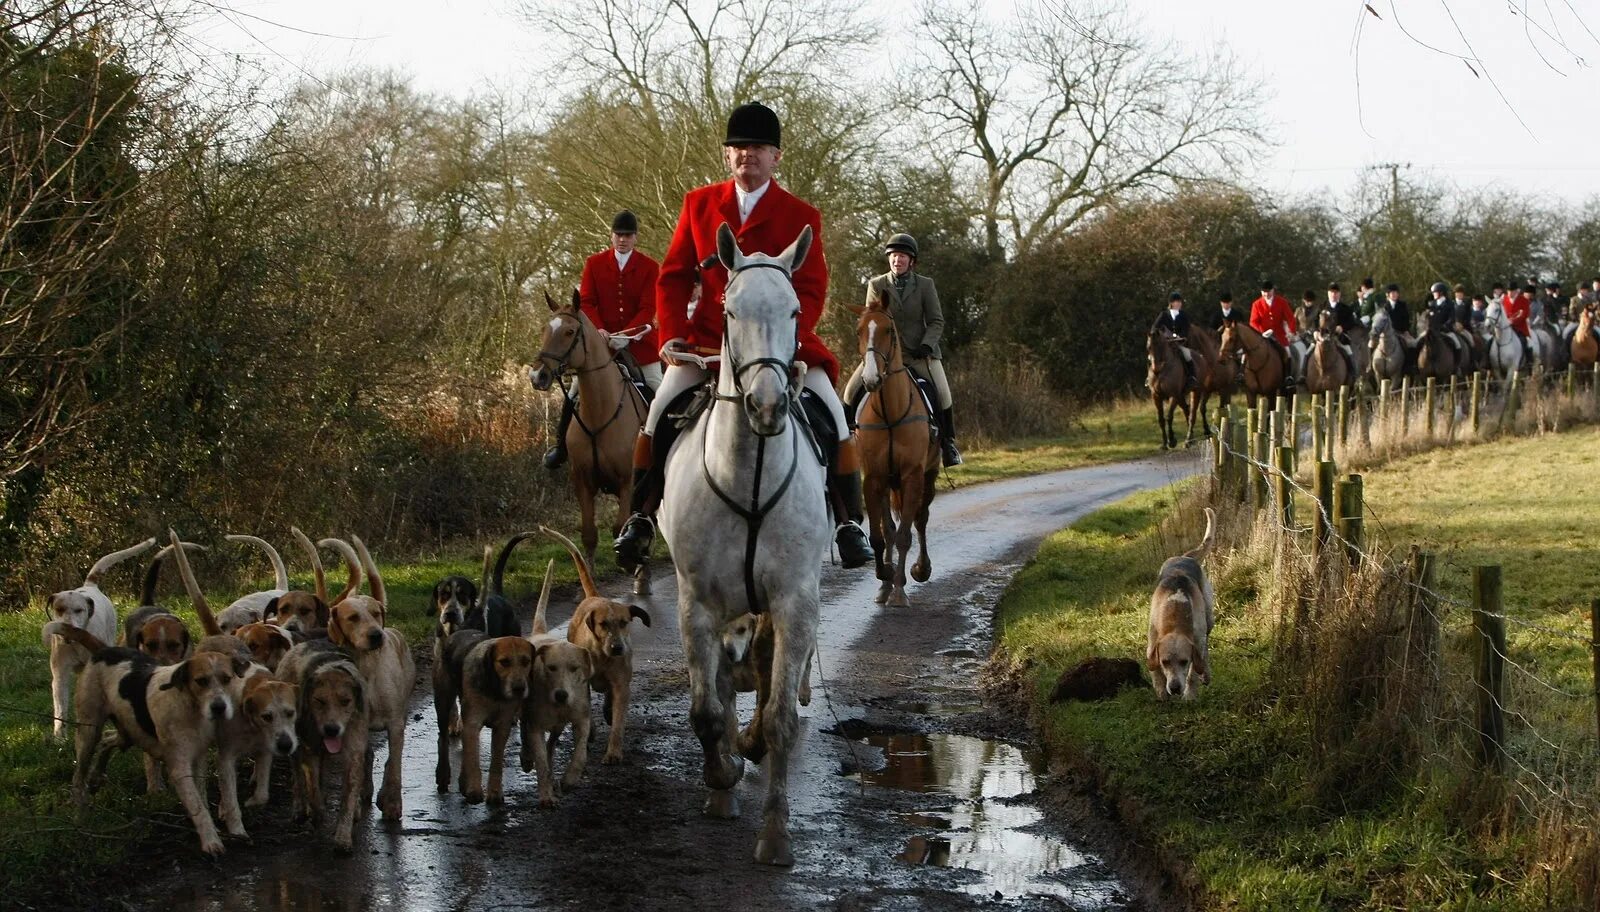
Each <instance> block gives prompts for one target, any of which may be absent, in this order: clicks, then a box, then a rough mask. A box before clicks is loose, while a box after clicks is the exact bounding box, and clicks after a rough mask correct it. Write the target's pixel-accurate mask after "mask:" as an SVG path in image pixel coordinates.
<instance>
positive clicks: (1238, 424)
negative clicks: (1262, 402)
mask: <svg viewBox="0 0 1600 912" xmlns="http://www.w3.org/2000/svg"><path fill="white" fill-rule="evenodd" d="M1248 418H1249V416H1248V414H1247V415H1246V421H1235V422H1233V423H1232V424H1231V425H1229V427H1228V431H1229V432H1230V433H1231V434H1232V435H1233V436H1232V438H1231V439H1229V441H1228V445H1229V446H1230V447H1232V449H1233V454H1232V455H1231V456H1230V457H1229V458H1230V459H1231V461H1232V462H1233V476H1232V478H1231V479H1230V480H1229V483H1230V484H1231V485H1232V486H1233V495H1234V497H1237V498H1238V499H1239V503H1246V502H1248V501H1249V498H1250V485H1249V484H1248V482H1249V479H1250V462H1249V460H1247V459H1245V456H1246V455H1247V454H1248V453H1249V452H1250V451H1249V450H1248V449H1246V444H1245V441H1246V440H1249V439H1250V438H1249V435H1248V431H1247V430H1246V428H1247V427H1248V424H1247V421H1248Z"/></svg>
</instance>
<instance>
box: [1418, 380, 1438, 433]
mask: <svg viewBox="0 0 1600 912" xmlns="http://www.w3.org/2000/svg"><path fill="white" fill-rule="evenodd" d="M1438 385H1439V384H1438V382H1437V378H1434V377H1429V378H1428V382H1427V384H1426V387H1425V388H1424V390H1423V393H1422V407H1423V410H1424V411H1425V412H1426V413H1427V418H1426V419H1424V423H1425V424H1426V426H1427V428H1428V439H1429V440H1432V439H1433V427H1434V424H1433V402H1434V391H1435V390H1436V389H1437V388H1438Z"/></svg>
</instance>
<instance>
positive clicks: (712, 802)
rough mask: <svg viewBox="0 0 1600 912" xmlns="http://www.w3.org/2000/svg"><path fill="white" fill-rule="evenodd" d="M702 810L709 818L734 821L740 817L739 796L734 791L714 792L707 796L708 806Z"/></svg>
mask: <svg viewBox="0 0 1600 912" xmlns="http://www.w3.org/2000/svg"><path fill="white" fill-rule="evenodd" d="M702 810H703V811H704V812H705V815H706V816H707V817H715V818H717V819H718V820H732V819H734V818H735V817H738V816H739V796H737V795H735V794H734V793H733V790H732V789H728V790H725V791H724V790H718V791H714V792H712V793H711V794H709V795H707V796H706V806H705V807H704V808H703V809H702Z"/></svg>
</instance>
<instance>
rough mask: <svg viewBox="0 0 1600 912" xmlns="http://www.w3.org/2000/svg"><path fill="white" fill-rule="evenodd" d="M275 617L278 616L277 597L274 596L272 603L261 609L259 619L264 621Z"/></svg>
mask: <svg viewBox="0 0 1600 912" xmlns="http://www.w3.org/2000/svg"><path fill="white" fill-rule="evenodd" d="M277 616H278V596H276V595H275V596H273V597H272V601H270V602H268V603H267V607H265V608H263V609H261V619H262V620H263V621H264V620H266V619H267V618H269V617H277Z"/></svg>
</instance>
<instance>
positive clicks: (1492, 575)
mask: <svg viewBox="0 0 1600 912" xmlns="http://www.w3.org/2000/svg"><path fill="white" fill-rule="evenodd" d="M1501 608H1502V604H1501V601H1500V568H1499V567H1498V566H1483V567H1473V568H1472V627H1473V630H1474V631H1475V632H1476V633H1477V638H1478V665H1477V669H1476V673H1475V674H1474V675H1473V679H1472V683H1473V685H1474V689H1475V690H1476V692H1477V697H1478V699H1477V707H1478V711H1477V716H1476V718H1477V727H1478V762H1479V763H1481V764H1483V765H1484V766H1485V767H1487V768H1489V769H1491V770H1494V771H1495V772H1500V771H1501V770H1503V769H1504V768H1505V736H1506V722H1505V716H1504V714H1503V710H1504V708H1505V693H1506V691H1505V655H1506V622H1505V620H1504V619H1503V618H1502V617H1500V615H1501V614H1502V611H1501Z"/></svg>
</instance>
